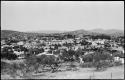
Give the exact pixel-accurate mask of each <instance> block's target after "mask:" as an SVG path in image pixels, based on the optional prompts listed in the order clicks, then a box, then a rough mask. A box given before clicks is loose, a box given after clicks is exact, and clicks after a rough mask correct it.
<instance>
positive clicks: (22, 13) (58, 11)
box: [1, 1, 124, 31]
mask: <svg viewBox="0 0 125 80" xmlns="http://www.w3.org/2000/svg"><path fill="white" fill-rule="evenodd" d="M96 28H99V29H120V30H124V2H123V1H88V2H87V1H1V29H2V30H16V31H42V30H59V31H73V30H79V29H84V30H91V29H96Z"/></svg>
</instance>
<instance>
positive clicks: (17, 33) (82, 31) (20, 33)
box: [1, 29, 124, 38]
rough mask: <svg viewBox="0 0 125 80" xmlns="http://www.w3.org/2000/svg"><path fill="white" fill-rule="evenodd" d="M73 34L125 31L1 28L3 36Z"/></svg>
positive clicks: (116, 34)
mask: <svg viewBox="0 0 125 80" xmlns="http://www.w3.org/2000/svg"><path fill="white" fill-rule="evenodd" d="M55 33H56V34H60V35H61V34H72V35H76V36H79V35H100V34H105V35H110V36H115V37H118V36H124V31H122V30H116V29H111V30H103V29H93V30H84V29H80V30H75V31H30V32H19V31H13V30H1V38H6V37H9V36H11V35H17V36H18V35H21V36H24V35H50V34H51V35H53V34H55Z"/></svg>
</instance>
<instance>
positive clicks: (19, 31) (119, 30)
mask: <svg viewBox="0 0 125 80" xmlns="http://www.w3.org/2000/svg"><path fill="white" fill-rule="evenodd" d="M1 30H11V29H1ZM77 30H85V29H76V30H65V31H64V30H62V31H61V30H34V31H18V30H11V31H18V32H37V31H38V32H39V31H52V32H53V31H61V32H70V31H77ZM92 30H104V31H107V30H118V31H124V30H121V29H101V28H95V29H90V30H85V31H92Z"/></svg>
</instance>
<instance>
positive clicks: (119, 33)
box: [90, 29, 124, 37]
mask: <svg viewBox="0 0 125 80" xmlns="http://www.w3.org/2000/svg"><path fill="white" fill-rule="evenodd" d="M90 32H96V33H101V34H106V35H110V36H115V37H118V36H124V31H123V30H116V29H109V30H103V29H93V30H90Z"/></svg>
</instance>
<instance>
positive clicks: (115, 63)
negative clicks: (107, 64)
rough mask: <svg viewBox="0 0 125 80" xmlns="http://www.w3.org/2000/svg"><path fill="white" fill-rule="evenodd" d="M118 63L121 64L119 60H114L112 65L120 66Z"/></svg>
mask: <svg viewBox="0 0 125 80" xmlns="http://www.w3.org/2000/svg"><path fill="white" fill-rule="evenodd" d="M120 65H122V63H121V61H116V62H114V66H120Z"/></svg>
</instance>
